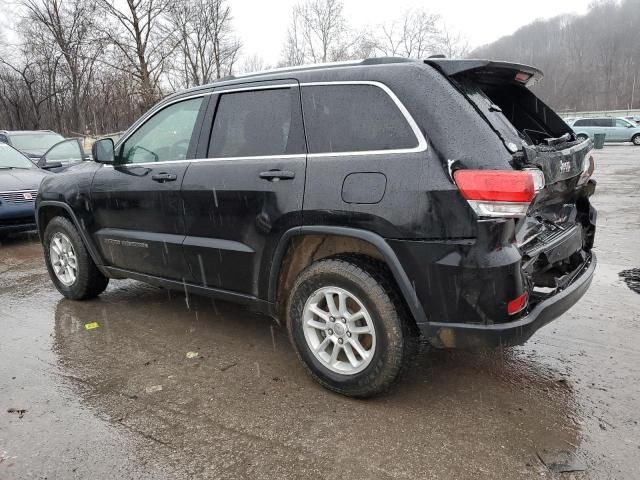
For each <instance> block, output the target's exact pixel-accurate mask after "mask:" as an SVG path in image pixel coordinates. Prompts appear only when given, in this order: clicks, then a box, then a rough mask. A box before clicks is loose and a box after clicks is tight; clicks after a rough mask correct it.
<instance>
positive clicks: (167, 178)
mask: <svg viewBox="0 0 640 480" xmlns="http://www.w3.org/2000/svg"><path fill="white" fill-rule="evenodd" d="M177 178H178V177H177V175H174V174H173V173H156V174H155V175H151V180H153V181H154V182H160V183H164V182H175V181H176V180H177Z"/></svg>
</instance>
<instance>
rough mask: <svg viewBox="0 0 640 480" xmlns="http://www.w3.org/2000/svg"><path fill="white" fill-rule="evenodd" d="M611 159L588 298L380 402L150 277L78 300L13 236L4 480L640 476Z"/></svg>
mask: <svg viewBox="0 0 640 480" xmlns="http://www.w3.org/2000/svg"><path fill="white" fill-rule="evenodd" d="M596 162H597V167H596V168H597V170H596V179H597V180H598V189H597V193H596V195H595V197H594V199H593V203H594V204H595V206H596V207H597V208H598V210H599V218H598V233H597V238H596V252H597V255H598V260H599V264H598V269H597V272H596V276H595V279H594V281H593V284H592V286H591V289H590V290H589V292H588V293H587V295H586V296H585V297H584V298H583V299H582V300H581V301H580V302H579V303H578V304H577V305H576V306H574V307H573V308H572V309H571V310H570V311H569V312H568V313H566V314H565V315H564V316H563V317H561V318H560V319H558V320H556V321H555V322H553V323H552V324H550V325H548V326H547V327H545V328H544V329H542V330H540V331H539V332H538V333H537V334H536V335H535V336H534V337H533V338H532V339H531V340H530V342H529V343H528V344H527V345H525V346H524V347H518V348H511V349H504V350H498V351H491V352H460V351H457V352H456V351H436V352H424V353H422V354H421V355H420V356H419V358H418V360H417V364H416V365H415V367H414V368H413V369H412V371H411V372H410V373H409V374H408V375H407V376H406V377H405V378H404V379H403V380H402V381H401V382H400V384H399V385H397V386H396V387H395V388H394V389H393V390H392V391H391V392H389V393H388V394H386V395H384V396H382V397H380V398H376V399H373V400H352V399H348V398H344V397H341V396H339V395H336V394H333V393H330V392H328V391H326V390H324V389H322V388H321V387H320V386H318V385H316V384H315V383H314V382H313V381H312V380H311V379H310V378H309V377H308V376H307V375H306V374H305V372H304V370H303V368H302V366H301V365H300V363H299V362H298V360H297V358H296V356H295V354H294V352H293V350H292V348H291V347H290V346H289V343H288V340H287V337H286V333H285V331H284V330H283V329H282V328H280V327H278V326H277V325H276V324H274V323H273V322H272V321H271V320H270V319H269V318H266V317H262V316H258V315H256V314H253V313H251V312H249V311H247V310H246V309H243V308H242V307H238V306H235V305H231V304H226V303H222V302H213V301H212V300H211V299H208V298H204V297H194V296H191V297H190V298H189V302H188V303H187V302H186V299H185V296H184V295H183V294H181V293H176V292H168V291H166V290H161V289H158V288H155V287H150V286H146V285H144V284H142V283H137V282H134V281H112V282H111V284H110V286H109V289H108V290H107V292H105V293H104V294H103V295H102V296H101V297H100V298H99V299H97V300H95V301H88V302H72V301H68V300H65V299H63V298H62V297H61V296H60V294H59V293H58V292H57V291H56V290H55V289H54V287H53V285H52V284H51V283H50V281H49V278H48V276H47V273H46V270H45V267H44V263H43V260H42V251H41V247H40V245H39V243H38V242H37V237H36V236H35V235H34V234H23V235H18V236H15V237H13V238H11V239H9V240H7V241H6V242H5V243H4V244H3V245H2V246H0V479H2V480H9V479H29V478H34V479H45V478H46V479H65V480H66V479H76V478H78V479H112V478H122V479H130V478H131V479H164V478H167V479H183V478H185V479H186V478H220V479H235V478H238V479H240V478H255V479H262V478H277V479H286V478H349V479H360V478H363V479H364V478H375V479H386V478H401V479H414V478H452V479H453V478H474V479H476V478H480V479H481V478H487V479H488V478H500V479H511V478H562V479H565V478H566V479H571V478H576V479H582V478H588V479H592V478H593V479H608V478H615V479H636V478H639V477H640V426H639V425H638V422H639V421H640V387H639V383H640V382H639V381H640V294H638V293H636V292H634V291H633V290H632V289H631V287H633V286H634V283H633V282H634V280H633V279H634V278H635V281H636V282H637V281H638V278H637V276H636V277H633V276H634V274H633V271H632V269H634V268H639V267H640V148H636V147H631V146H610V147H606V148H605V150H603V151H600V152H598V153H597V156H596ZM630 270H631V271H632V273H631V274H629V273H628V272H627V274H626V277H629V276H630V275H631V280H629V278H627V280H626V281H625V279H624V278H622V277H621V276H620V272H624V271H630ZM635 285H636V286H637V285H638V283H635ZM92 322H97V324H98V327H97V328H94V329H91V330H87V329H86V327H85V325H86V324H89V323H92ZM189 352H192V353H190V354H189V355H188V353H189ZM196 353H197V355H196ZM188 357H192V358H188ZM558 470H574V471H573V472H565V473H559V472H558Z"/></svg>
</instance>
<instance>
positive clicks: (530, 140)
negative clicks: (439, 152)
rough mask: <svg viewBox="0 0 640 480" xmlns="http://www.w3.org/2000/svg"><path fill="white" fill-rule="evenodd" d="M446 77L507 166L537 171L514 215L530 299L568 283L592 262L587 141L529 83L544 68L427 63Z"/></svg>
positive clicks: (441, 61) (590, 166)
mask: <svg viewBox="0 0 640 480" xmlns="http://www.w3.org/2000/svg"><path fill="white" fill-rule="evenodd" d="M427 63H429V64H431V65H432V66H434V67H436V68H438V69H439V70H440V71H441V72H442V73H443V74H445V75H446V76H448V77H449V78H450V79H451V81H452V83H453V84H454V85H455V86H456V87H457V88H458V89H459V90H460V91H461V92H462V93H463V94H464V95H465V96H466V97H467V98H468V99H469V100H470V101H471V103H472V105H473V106H474V107H475V108H476V110H477V111H478V112H479V113H480V114H481V115H482V116H483V117H484V118H485V119H486V121H487V122H488V123H489V124H490V125H491V127H492V128H493V129H494V131H495V132H496V134H497V135H498V136H499V137H500V139H501V140H502V142H503V143H504V146H505V149H507V150H508V151H509V153H511V154H512V161H511V162H510V163H511V165H510V168H512V169H514V170H523V171H526V170H531V169H532V170H539V171H542V173H543V175H544V186H543V187H542V186H541V187H542V188H541V189H540V190H539V191H537V193H536V195H535V197H534V198H533V200H532V201H531V203H530V204H529V206H528V209H527V211H526V215H523V216H521V217H520V218H518V220H517V225H516V233H515V241H516V243H517V245H518V247H519V248H520V251H521V253H522V256H523V264H522V269H523V273H524V274H525V279H526V280H527V282H528V283H529V289H530V291H531V292H532V296H533V298H532V300H534V301H535V300H536V298H537V299H538V300H539V299H542V298H545V297H547V296H549V295H552V294H554V293H556V292H557V291H559V290H562V289H563V288H564V287H566V286H567V285H568V284H569V283H571V281H572V280H573V279H574V278H575V277H576V276H578V275H579V274H580V273H581V272H582V270H583V269H584V268H586V266H587V265H588V263H589V261H590V257H591V256H590V250H591V248H592V246H593V237H594V233H595V215H596V214H595V210H594V209H593V208H592V207H591V205H590V204H589V197H590V196H591V195H592V193H593V191H594V189H595V182H594V181H593V180H590V176H591V173H592V172H593V166H594V165H593V157H592V154H591V150H592V147H593V144H592V141H591V140H587V141H584V142H583V141H579V140H577V138H576V137H575V135H574V133H573V131H572V130H571V128H570V127H569V126H568V125H567V124H566V123H565V122H564V121H563V120H562V119H561V118H560V117H559V116H558V115H557V114H556V113H555V112H554V111H553V110H552V109H551V108H549V107H548V106H547V105H546V104H545V103H544V102H542V101H541V100H540V99H539V98H538V97H536V95H535V94H534V93H533V92H531V90H529V88H528V87H530V86H532V85H533V84H535V83H536V82H537V81H538V80H540V79H541V78H542V73H541V72H540V71H539V70H537V69H535V68H533V67H529V66H526V65H519V64H513V63H505V62H491V61H486V60H444V59H433V60H427Z"/></svg>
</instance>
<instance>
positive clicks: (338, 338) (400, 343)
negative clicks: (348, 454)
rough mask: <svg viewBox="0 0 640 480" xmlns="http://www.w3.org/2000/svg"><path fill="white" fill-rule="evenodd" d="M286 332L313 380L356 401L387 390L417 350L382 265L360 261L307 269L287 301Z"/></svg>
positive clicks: (338, 261) (337, 261) (333, 262)
mask: <svg viewBox="0 0 640 480" xmlns="http://www.w3.org/2000/svg"><path fill="white" fill-rule="evenodd" d="M328 297H329V298H331V299H332V303H333V305H332V306H331V305H330V304H329V299H328ZM341 298H343V299H344V301H341ZM315 312H319V313H318V314H317V313H315ZM310 325H312V326H310ZM287 327H288V330H289V337H290V339H291V342H292V344H293V346H294V348H295V349H296V352H297V353H298V357H299V358H300V360H301V361H302V363H303V364H304V366H305V367H306V368H307V370H308V371H309V373H310V374H311V376H312V377H313V378H314V379H315V380H316V381H317V382H318V383H319V384H321V385H322V386H324V387H325V388H328V389H329V390H333V391H334V392H337V393H340V394H342V395H347V396H351V397H361V398H364V397H370V396H373V395H377V394H380V393H382V392H384V391H385V390H386V389H388V388H389V387H390V386H391V385H392V384H393V383H394V382H395V381H396V380H397V379H398V378H399V376H400V374H401V372H402V371H403V370H404V368H405V367H406V365H408V364H409V363H410V361H411V359H412V358H413V356H414V354H415V352H416V347H417V341H416V340H417V338H416V335H415V334H414V333H413V331H412V329H411V328H410V324H409V323H408V318H407V315H406V314H405V308H404V305H403V304H402V302H401V301H400V299H399V297H398V295H397V293H396V290H395V286H394V285H393V284H392V283H391V282H390V279H389V276H388V273H387V272H386V269H385V266H384V265H383V264H379V263H373V262H371V261H364V260H363V259H360V258H359V257H338V258H330V259H325V260H320V261H318V262H315V263H313V264H311V265H310V266H308V267H307V268H306V269H305V270H303V271H302V273H301V274H300V275H299V276H298V278H297V279H296V281H295V283H294V285H293V288H292V290H291V295H290V297H289V301H288V305H287ZM323 345H326V346H324V347H323ZM336 349H337V352H338V353H337V354H335V353H334V350H336Z"/></svg>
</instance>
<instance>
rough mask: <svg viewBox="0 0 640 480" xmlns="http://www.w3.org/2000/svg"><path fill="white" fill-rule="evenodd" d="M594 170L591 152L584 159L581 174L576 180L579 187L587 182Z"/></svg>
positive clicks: (594, 164)
mask: <svg viewBox="0 0 640 480" xmlns="http://www.w3.org/2000/svg"><path fill="white" fill-rule="evenodd" d="M595 168H596V162H595V160H594V158H593V155H592V154H591V152H589V153H588V154H587V155H586V157H585V159H584V164H583V167H582V173H581V174H580V178H579V179H578V186H579V187H580V186H582V185H584V184H585V183H587V182H588V181H589V179H590V178H591V176H592V175H593V171H594V170H595Z"/></svg>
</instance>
